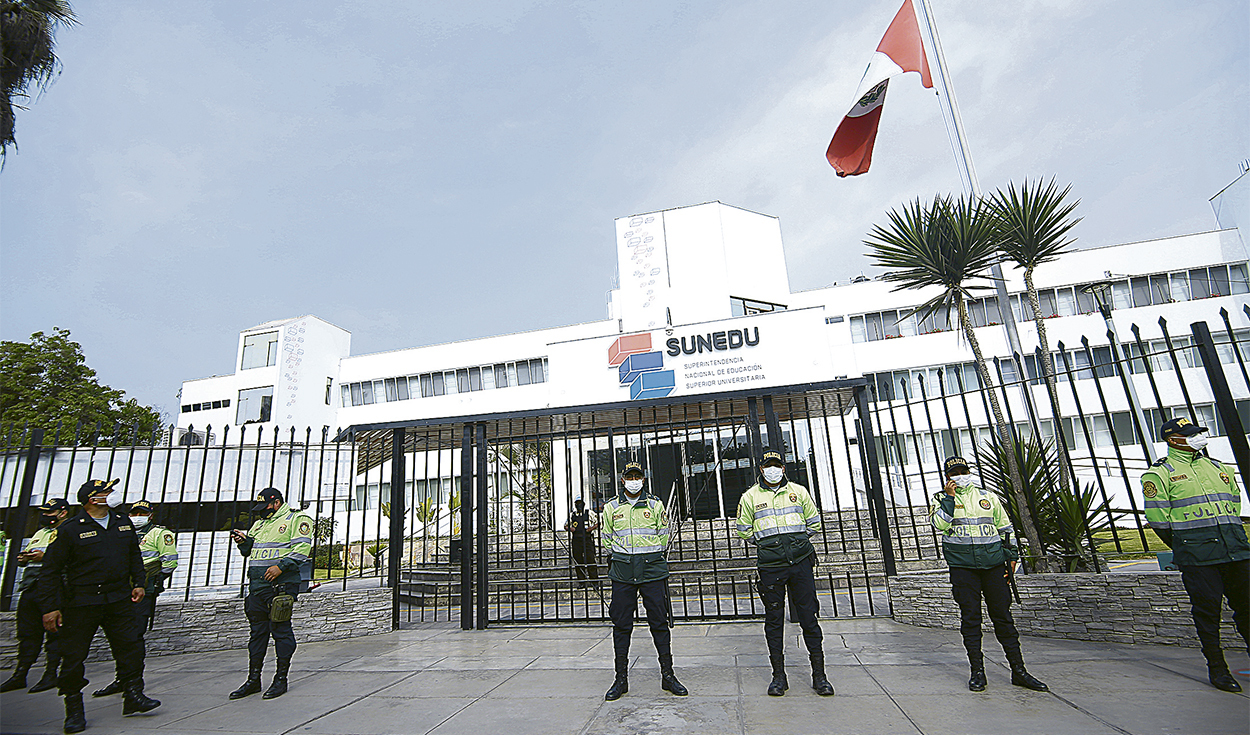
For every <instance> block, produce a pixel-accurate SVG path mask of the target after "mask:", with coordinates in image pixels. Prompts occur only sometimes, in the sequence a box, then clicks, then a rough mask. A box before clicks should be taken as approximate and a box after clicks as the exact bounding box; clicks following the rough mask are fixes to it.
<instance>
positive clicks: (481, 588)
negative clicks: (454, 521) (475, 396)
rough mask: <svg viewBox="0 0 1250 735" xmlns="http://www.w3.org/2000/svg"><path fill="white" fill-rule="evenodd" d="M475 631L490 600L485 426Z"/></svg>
mask: <svg viewBox="0 0 1250 735" xmlns="http://www.w3.org/2000/svg"><path fill="white" fill-rule="evenodd" d="M475 475H476V476H477V480H476V485H477V487H476V489H477V629H478V630H486V620H487V608H488V605H489V602H490V598H489V597H487V585H488V583H489V582H490V580H489V579H488V578H487V576H486V562H487V559H486V541H487V538H486V534H487V533H488V532H489V530H490V527H489V525H488V524H487V520H488V519H487V516H488V515H489V511H490V503H489V498H488V497H487V492H486V424H484V423H479V424H478V425H477V472H476V473H475Z"/></svg>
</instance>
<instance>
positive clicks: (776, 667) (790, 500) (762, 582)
mask: <svg viewBox="0 0 1250 735" xmlns="http://www.w3.org/2000/svg"><path fill="white" fill-rule="evenodd" d="M760 474H761V477H760V480H759V482H757V483H756V484H754V485H752V486H751V487H750V489H748V490H747V491H746V492H745V493H743V494H742V497H741V498H740V499H739V500H738V536H739V537H741V538H742V539H743V540H745V541H746V542H747V543H750V544H753V545H754V546H755V553H756V563H757V566H758V567H759V581H758V582H757V588H758V589H759V593H760V598H761V599H762V600H763V602H764V639H765V640H766V641H767V642H768V660H769V662H771V663H772V667H773V680H772V682H771V683H770V684H769V685H768V694H769V695H770V696H773V697H781V696H784V695H785V693H786V690H787V689H789V688H790V683H789V682H788V681H787V680H786V669H785V655H784V653H783V651H784V648H783V646H782V630H783V627H784V626H785V611H786V592H787V591H788V592H789V593H790V600H791V602H792V603H793V605H794V609H795V612H796V613H797V616H798V619H799V627H801V628H802V629H803V642H804V643H806V644H807V654H808V658H809V659H810V660H811V662H812V688H813V689H815V690H816V693H817V694H819V695H821V696H826V697H828V696H832V695H833V693H834V692H833V685H832V684H830V683H829V679H828V677H826V676H825V652H824V649H823V648H822V646H823V640H824V635H823V634H822V633H821V630H820V623H819V622H817V620H816V616H817V613H819V612H820V603H819V602H818V601H817V600H816V576H815V572H814V569H815V567H816V548H815V547H813V546H812V542H811V538H810V537H811V536H813V535H815V534H816V533H818V532H819V531H820V512H819V511H818V510H817V509H816V504H815V503H814V502H812V496H811V495H810V494H809V493H808V492H807V488H805V487H803V486H802V485H800V484H798V483H795V482H790V481H788V480H787V479H786V465H785V460H783V459H782V456H781V453H780V452H778V451H775V450H772V449H770V450H768V451H766V452H764V455H763V457H762V458H761V459H760Z"/></svg>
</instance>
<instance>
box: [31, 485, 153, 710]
mask: <svg viewBox="0 0 1250 735" xmlns="http://www.w3.org/2000/svg"><path fill="white" fill-rule="evenodd" d="M116 484H117V480H110V481H108V482H104V481H102V480H89V481H88V482H86V483H84V484H83V486H82V487H81V488H79V489H78V502H79V503H81V504H82V506H83V512H82V513H80V514H79V515H77V516H75V517H74V518H71V519H70V520H68V521H66V522H64V523H62V524H61V525H60V526H59V527H57V532H56V540H55V541H53V542H52V543H51V545H49V546H48V550H47V551H46V552H44V555H43V570H42V571H41V572H40V574H39V606H40V608H42V609H43V610H44V615H43V627H44V629H45V630H51V631H55V630H60V631H61V676H60V677H59V678H58V679H57V688H58V689H59V690H60V693H61V696H63V697H65V732H82V731H83V730H85V729H87V717H86V713H85V712H84V711H83V704H82V688H83V687H84V686H86V685H87V680H86V679H85V678H84V677H83V673H84V666H83V662H84V661H86V659H87V649H88V648H89V647H90V645H91V639H92V638H94V637H95V632H96V630H97V629H99V628H101V627H102V628H104V635H105V637H106V638H108V642H109V648H111V649H112V651H113V658H114V659H115V660H116V661H117V672H118V678H119V679H120V680H121V682H122V685H123V699H122V714H123V715H125V716H130V715H137V714H141V713H143V712H149V711H151V710H153V709H156V708H157V707H159V706H160V705H161V703H160V702H158V701H157V700H155V699H152V698H150V697H148V696H146V695H145V694H144V693H143V656H144V647H143V629H142V628H140V627H139V618H138V616H136V615H135V603H137V602H139V601H141V600H142V599H143V597H144V595H145V594H146V592H145V591H144V582H145V575H144V573H143V557H141V556H140V555H139V537H138V535H136V534H135V529H134V526H133V525H131V523H130V519H129V518H127V517H126V516H124V515H122V514H120V513H117V512H115V511H113V510H112V508H115V507H117V506H118V505H120V504H121V494H122V493H121V490H120V489H114V485H116Z"/></svg>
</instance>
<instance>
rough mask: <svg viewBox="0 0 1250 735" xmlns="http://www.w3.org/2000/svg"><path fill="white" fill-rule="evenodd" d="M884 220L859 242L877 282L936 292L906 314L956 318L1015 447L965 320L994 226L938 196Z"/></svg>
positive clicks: (1030, 532)
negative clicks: (878, 275) (880, 270)
mask: <svg viewBox="0 0 1250 735" xmlns="http://www.w3.org/2000/svg"><path fill="white" fill-rule="evenodd" d="M886 216H887V217H888V218H889V220H890V223H889V225H888V226H886V227H883V226H881V225H876V226H875V227H873V230H872V232H871V233H870V234H869V239H868V240H865V241H864V244H865V245H868V246H869V247H870V248H872V250H871V252H869V253H868V255H869V257H871V258H873V259H874V260H876V261H877V265H880V266H882V267H885V268H888V269H891V270H888V271H887V272H886V273H885V274H883V275H882V278H883V279H884V280H886V281H892V282H894V283H898V284H901V285H899V286H898V287H897V288H895V289H894V290H895V291H901V290H903V289H914V288H926V287H937V288H939V289H941V293H939V294H938V295H936V296H934V297H933V298H931V299H929V300H928V301H926V302H925V303H923V304H921V305H920V306H918V307H916V308H915V309H913V310H912V312H911V314H916V315H917V316H918V318H919V319H926V318H928V317H930V316H933V315H935V314H943V315H949V314H950V312H951V310H952V309H953V310H954V311H955V312H956V313H957V314H958V315H959V324H960V326H961V327H962V328H963V333H964V336H965V337H966V338H967V340H968V345H969V346H970V347H971V348H972V354H973V356H974V357H975V359H976V366H977V370H978V372H980V374H981V381H982V382H983V383H984V384H985V386H986V387H987V388H988V390H986V394H987V396H988V398H989V401H990V408H991V410H992V412H993V414H994V423H995V425H996V428H997V430H998V435H999V437H1000V441H1002V442H1003V444H1004V445H1006V446H1014V444H1015V442H1014V441H1013V439H1012V433H1011V427H1010V426H1009V425H1008V424H1007V420H1006V419H1005V418H1004V417H1003V409H1002V406H1001V405H1000V404H999V401H998V396H997V394H996V393H995V392H994V390H993V389H992V386H993V382H992V381H991V380H990V372H989V369H988V367H987V366H986V364H985V357H984V355H983V354H982V353H981V343H980V342H979V341H978V340H977V335H976V332H975V331H974V330H973V326H972V319H971V318H970V317H969V316H968V304H967V300H968V299H969V298H973V296H972V293H971V291H972V290H973V289H981V290H985V289H989V288H991V287H990V286H986V285H968V282H969V281H974V280H976V279H984V280H989V277H988V276H986V275H985V273H986V271H988V270H989V268H990V266H991V265H993V263H994V261H995V260H997V258H998V251H997V248H996V247H995V239H994V238H995V221H994V219H993V217H991V216H990V213H989V211H988V207H987V205H986V204H985V203H983V202H982V201H981V200H979V199H977V198H973V197H960V198H959V199H952V198H950V197H942V196H938V197H935V198H934V200H933V203H932V204H931V205H929V206H927V207H926V206H925V205H922V204H921V203H920V200H919V199H917V200H916V201H914V202H912V203H911V204H909V205H906V206H904V207H903V208H902V209H901V211H891V212H889V213H887V215H886ZM911 314H909V315H908V316H910V315H911ZM1007 454H1008V461H1009V465H1010V474H1011V490H1012V494H1013V495H1014V496H1015V500H1016V503H1015V505H1016V507H1017V508H1019V509H1020V526H1021V528H1020V532H1021V533H1022V534H1024V537H1025V538H1026V539H1028V542H1029V546H1030V547H1031V548H1032V549H1033V550H1034V553H1035V554H1037V555H1038V566H1039V568H1043V569H1044V568H1045V567H1046V563H1045V560H1044V559H1043V558H1042V557H1041V553H1042V544H1041V538H1040V536H1039V535H1038V533H1037V528H1036V527H1035V526H1034V524H1033V516H1032V513H1031V512H1030V511H1029V505H1028V503H1027V501H1026V500H1025V495H1024V484H1023V481H1022V480H1021V477H1020V468H1019V466H1018V465H1017V464H1016V458H1015V454H1014V453H1013V452H1008V453H1007Z"/></svg>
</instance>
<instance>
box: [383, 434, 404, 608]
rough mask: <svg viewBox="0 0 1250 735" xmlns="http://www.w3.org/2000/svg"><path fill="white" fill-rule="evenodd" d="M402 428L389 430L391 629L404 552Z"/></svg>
mask: <svg viewBox="0 0 1250 735" xmlns="http://www.w3.org/2000/svg"><path fill="white" fill-rule="evenodd" d="M406 434H407V432H406V431H405V430H404V429H392V430H391V540H390V548H389V549H388V550H387V552H386V583H387V584H388V585H389V586H390V588H391V630H399V562H400V561H401V558H402V557H403V554H404V484H405V483H406V482H407V479H406V478H405V474H406V473H405V470H406V469H407V468H406V467H405V466H404V438H405V436H406Z"/></svg>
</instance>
